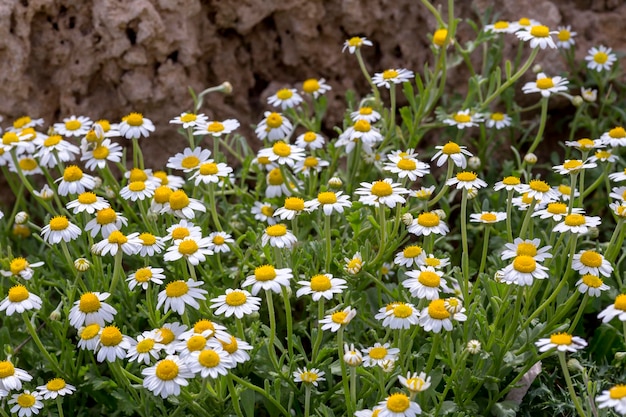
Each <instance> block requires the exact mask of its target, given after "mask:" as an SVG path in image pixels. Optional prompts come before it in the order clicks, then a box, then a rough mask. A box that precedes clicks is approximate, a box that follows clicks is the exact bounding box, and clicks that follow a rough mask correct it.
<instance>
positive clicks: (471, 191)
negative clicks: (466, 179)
mask: <svg viewBox="0 0 626 417" xmlns="http://www.w3.org/2000/svg"><path fill="white" fill-rule="evenodd" d="M476 196H478V190H477V189H476V188H470V189H469V190H467V199H468V200H472V199H474V198H476Z"/></svg>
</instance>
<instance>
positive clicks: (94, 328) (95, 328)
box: [80, 323, 100, 340]
mask: <svg viewBox="0 0 626 417" xmlns="http://www.w3.org/2000/svg"><path fill="white" fill-rule="evenodd" d="M98 333H100V325H99V324H98V323H92V324H90V325H89V326H85V328H83V331H82V332H80V338H81V339H83V340H91V339H93V338H94V337H96V336H98Z"/></svg>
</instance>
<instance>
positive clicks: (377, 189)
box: [370, 181, 393, 197]
mask: <svg viewBox="0 0 626 417" xmlns="http://www.w3.org/2000/svg"><path fill="white" fill-rule="evenodd" d="M370 192H371V193H372V194H373V195H375V196H377V197H386V196H388V195H391V194H393V188H392V187H391V185H390V184H389V183H387V182H385V181H376V182H375V183H374V184H372V188H371V189H370Z"/></svg>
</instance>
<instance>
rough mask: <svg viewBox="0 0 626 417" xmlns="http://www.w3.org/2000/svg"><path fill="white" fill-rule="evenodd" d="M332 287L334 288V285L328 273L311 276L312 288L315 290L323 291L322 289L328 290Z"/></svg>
mask: <svg viewBox="0 0 626 417" xmlns="http://www.w3.org/2000/svg"><path fill="white" fill-rule="evenodd" d="M331 288H332V285H331V283H330V279H329V278H328V277H327V276H326V275H324V274H319V275H315V276H313V278H311V290H313V291H315V292H322V291H328V290H330V289H331Z"/></svg>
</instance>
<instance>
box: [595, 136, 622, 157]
mask: <svg viewBox="0 0 626 417" xmlns="http://www.w3.org/2000/svg"><path fill="white" fill-rule="evenodd" d="M625 139H626V138H625ZM624 144H625V145H626V141H624ZM598 161H600V162H617V161H619V157H618V156H617V155H613V150H612V149H600V150H598V151H596V153H594V154H593V155H591V156H590V157H589V162H598Z"/></svg>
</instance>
